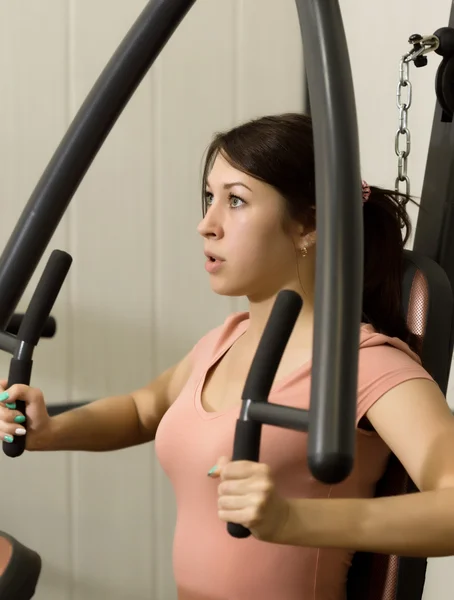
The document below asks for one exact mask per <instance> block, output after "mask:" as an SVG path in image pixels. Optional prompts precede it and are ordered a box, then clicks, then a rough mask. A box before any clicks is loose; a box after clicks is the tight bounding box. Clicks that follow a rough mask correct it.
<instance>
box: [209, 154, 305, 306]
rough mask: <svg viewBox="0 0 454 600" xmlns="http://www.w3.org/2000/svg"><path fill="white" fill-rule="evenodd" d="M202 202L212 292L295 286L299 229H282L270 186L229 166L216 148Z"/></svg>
mask: <svg viewBox="0 0 454 600" xmlns="http://www.w3.org/2000/svg"><path fill="white" fill-rule="evenodd" d="M206 205H207V211H206V215H205V217H204V218H203V220H202V221H201V222H200V224H199V226H198V232H199V233H200V235H201V236H202V237H203V238H204V240H205V243H204V251H205V254H206V256H207V262H206V270H207V271H208V273H209V274H210V283H211V287H212V289H213V291H214V292H216V293H217V294H221V295H226V296H247V297H248V298H249V299H250V300H256V301H260V300H261V299H265V298H269V297H271V296H273V295H275V294H276V293H278V291H279V290H280V289H283V288H289V287H291V288H293V289H297V288H298V267H297V265H298V258H297V256H298V254H299V253H298V249H300V248H301V247H302V242H301V239H302V237H301V233H297V230H298V231H299V232H301V229H302V228H301V226H300V225H296V224H295V231H290V230H289V228H287V227H286V228H284V226H283V223H284V218H285V200H284V199H283V198H282V196H281V195H280V194H279V193H278V191H277V190H276V189H275V188H273V187H272V186H270V185H268V184H267V183H264V182H263V181H260V180H258V179H255V178H254V177H251V176H250V175H247V174H245V173H243V172H242V171H239V170H238V169H235V168H234V167H233V166H232V165H231V164H230V163H229V162H228V161H227V160H226V159H225V158H224V157H223V156H222V155H221V154H220V153H219V154H218V155H217V157H216V159H215V162H214V164H213V168H212V170H211V172H210V174H209V176H208V180H207V188H206ZM298 236H299V237H298ZM213 259H214V260H213Z"/></svg>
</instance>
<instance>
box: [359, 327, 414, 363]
mask: <svg viewBox="0 0 454 600" xmlns="http://www.w3.org/2000/svg"><path fill="white" fill-rule="evenodd" d="M359 348H360V358H361V355H363V356H364V357H365V356H369V357H372V356H375V357H376V356H383V357H388V358H389V359H390V360H393V359H394V360H395V359H397V358H399V359H400V360H401V361H403V362H404V363H405V364H411V365H412V366H417V365H419V366H420V365H421V359H420V357H419V356H418V354H416V352H414V351H413V350H412V349H411V348H410V346H409V345H408V344H407V343H406V342H404V341H403V340H401V339H399V338H397V337H392V336H389V335H386V334H384V333H380V332H378V331H376V330H375V329H374V327H373V326H372V325H369V324H362V325H361V330H360V344H359Z"/></svg>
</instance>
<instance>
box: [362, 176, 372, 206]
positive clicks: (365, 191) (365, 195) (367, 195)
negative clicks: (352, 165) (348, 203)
mask: <svg viewBox="0 0 454 600" xmlns="http://www.w3.org/2000/svg"><path fill="white" fill-rule="evenodd" d="M362 187H363V204H364V203H365V202H367V201H368V200H369V198H370V195H371V190H370V186H369V184H368V183H367V182H366V181H364V179H363V181H362Z"/></svg>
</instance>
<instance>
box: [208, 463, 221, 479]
mask: <svg viewBox="0 0 454 600" xmlns="http://www.w3.org/2000/svg"><path fill="white" fill-rule="evenodd" d="M217 468H218V466H217V465H214V467H211V469H210V470H209V471H208V473H207V475H208V477H211V475H213V473H214V472H215V471H216V469H217Z"/></svg>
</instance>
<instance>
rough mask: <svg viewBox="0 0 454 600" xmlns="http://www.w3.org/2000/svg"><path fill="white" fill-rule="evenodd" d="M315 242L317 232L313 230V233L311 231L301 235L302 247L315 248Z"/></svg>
mask: <svg viewBox="0 0 454 600" xmlns="http://www.w3.org/2000/svg"><path fill="white" fill-rule="evenodd" d="M316 241H317V232H316V231H315V230H314V231H311V232H310V233H306V234H305V235H303V239H302V246H306V247H307V248H308V249H309V248H311V247H312V246H315V243H316Z"/></svg>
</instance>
